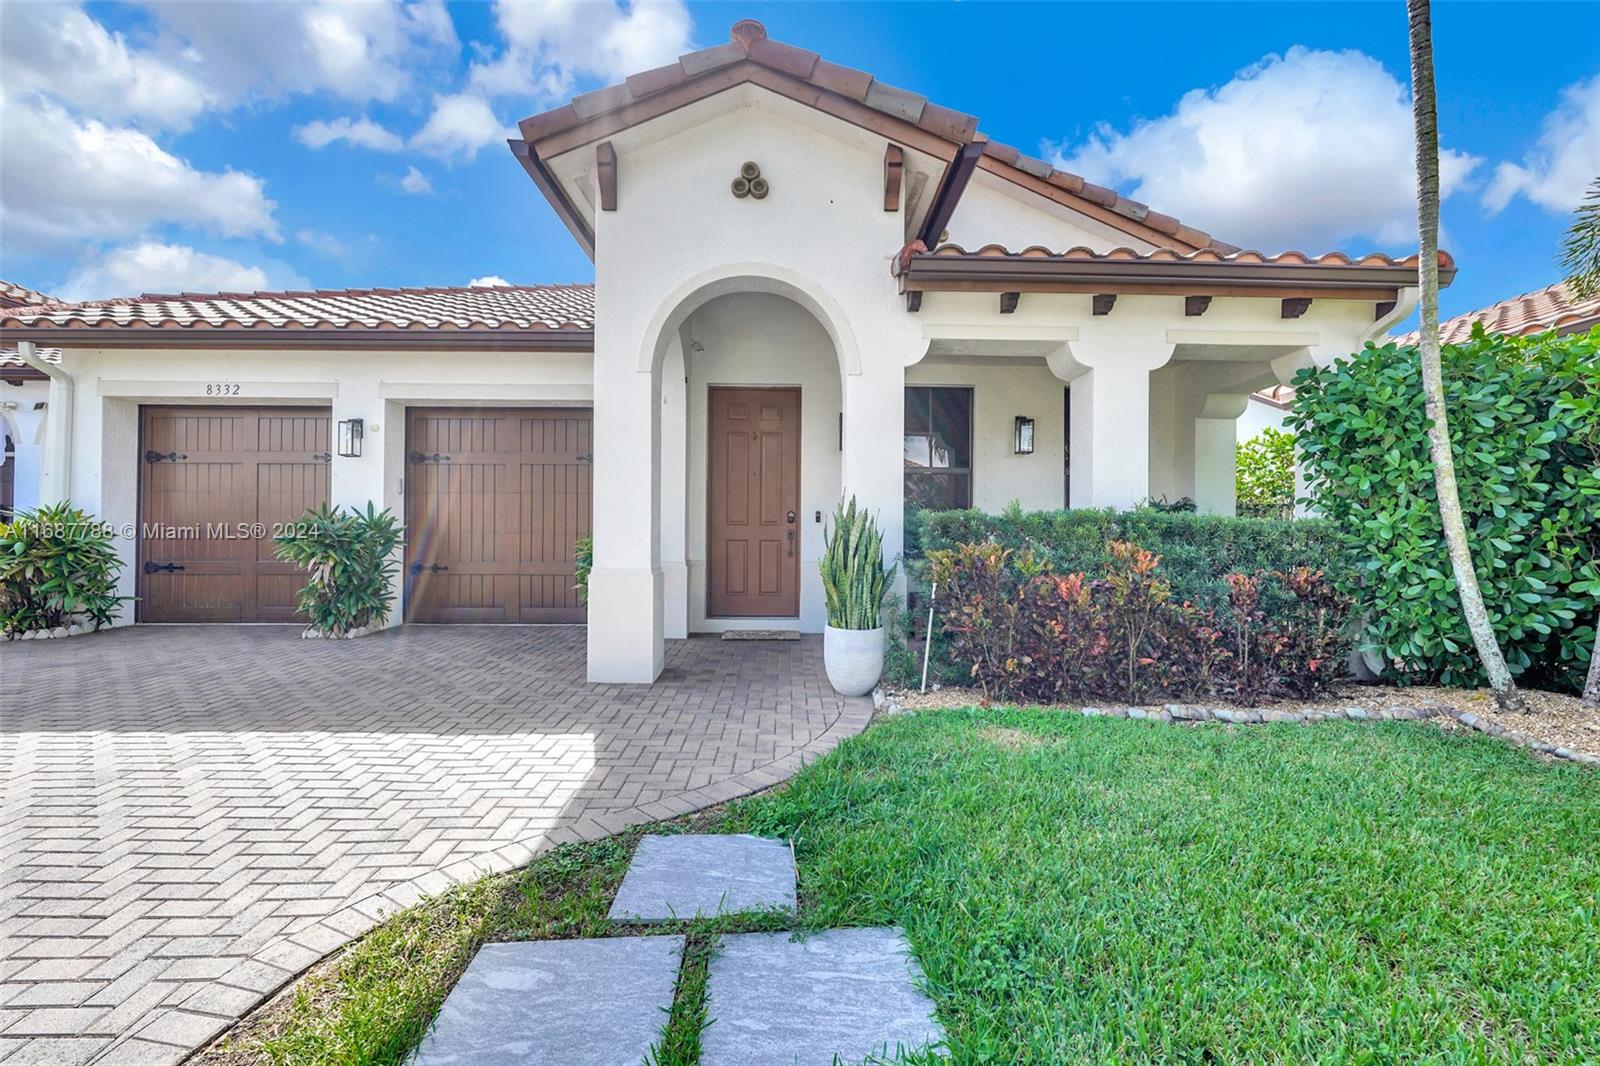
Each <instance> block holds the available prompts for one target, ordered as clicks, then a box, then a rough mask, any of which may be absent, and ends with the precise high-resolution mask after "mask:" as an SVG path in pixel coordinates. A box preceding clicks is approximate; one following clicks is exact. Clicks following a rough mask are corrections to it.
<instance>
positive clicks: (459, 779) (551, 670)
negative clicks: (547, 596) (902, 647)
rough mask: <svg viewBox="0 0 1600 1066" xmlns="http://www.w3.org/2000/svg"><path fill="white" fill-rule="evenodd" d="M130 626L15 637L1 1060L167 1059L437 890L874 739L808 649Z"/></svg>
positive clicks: (3, 850) (538, 633)
mask: <svg viewBox="0 0 1600 1066" xmlns="http://www.w3.org/2000/svg"><path fill="white" fill-rule="evenodd" d="M583 646H584V631H583V630H582V629H580V628H576V627H551V628H522V627H513V628H495V627H407V628H405V629H402V630H398V631H394V632H390V633H385V634H382V635H380V636H376V637H369V638H366V639H363V640H357V641H339V642H332V641H326V642H325V641H302V640H299V639H297V631H296V630H295V629H293V628H288V627H199V626H194V627H167V626H162V627H153V626H152V627H136V628H131V629H123V630H118V631H116V632H112V633H103V634H98V635H95V636H92V637H86V638H79V639H73V640H58V641H41V642H38V643H33V642H29V643H20V644H18V643H14V644H7V645H3V646H0V711H3V718H0V933H3V935H0V1062H6V1063H14V1062H30V1063H32V1062H50V1063H79V1062H105V1063H117V1064H121V1063H143V1062H175V1061H178V1060H180V1059H182V1058H183V1057H184V1056H185V1055H187V1054H188V1053H189V1052H190V1051H191V1050H192V1049H194V1048H196V1047H198V1046H201V1045H203V1044H204V1043H206V1042H207V1041H208V1040H210V1039H211V1038H213V1037H214V1036H215V1035H216V1034H217V1033H219V1032H220V1031H221V1030H222V1029H224V1028H225V1027H227V1026H228V1025H229V1024H231V1023H232V1022H233V1021H234V1020H235V1019H237V1018H238V1017H239V1016H241V1015H242V1014H243V1013H245V1012H246V1011H248V1010H249V1009H250V1008H251V1007H252V1006H253V1005H254V1004H256V1003H257V1002H259V1001H260V1000H261V999H262V998H263V997H264V996H265V995H266V994H268V993H270V992H271V991H273V990H275V989H276V988H278V987H279V986H281V985H282V984H283V983H285V982H286V981H288V980H289V979H290V978H291V977H293V975H294V974H296V973H297V972H299V971H300V970H302V969H304V968H305V967H306V966H308V965H310V964H311V963H312V962H314V961H315V960H317V959H318V958H320V957H321V956H322V955H324V954H326V953H327V952H328V951H330V950H332V949H333V948H335V947H337V946H338V945H340V944H342V943H343V942H345V941H346V940H347V939H349V938H350V937H353V936H356V935H358V934H360V933H361V932H364V931H365V930H366V929H368V928H370V927H371V926H372V925H373V924H375V923H376V922H377V921H378V920H380V919H381V918H382V916H383V915H384V914H386V913H389V912H390V911H392V910H394V909H397V908H398V907H401V906H405V905H407V904H410V903H412V902H414V901H416V900H417V899H419V898H421V897H422V896H423V895H425V894H429V893H432V892H436V891H439V890H441V889H444V888H446V887H448V886H449V885H451V884H453V883H455V882H458V881H463V880H468V879H471V878H473V877H476V876H480V875H481V874H484V873H489V872H493V871H497V870H503V869H508V868H510V867H512V866H515V865H518V864H520V863H523V862H526V861H527V860H528V859H529V858H531V857H532V856H533V854H534V853H535V852H536V851H537V850H539V849H541V848H543V847H546V846H549V845H550V844H552V843H555V842H559V841H562V840H571V839H579V838H594V837H598V836H602V835H605V834H607V833H610V832H614V831H616V830H617V829H620V828H622V827H623V826H625V825H627V824H630V823H634V822H639V821H647V820H650V819H653V818H662V817H670V816H672V815H676V814H681V813H684V812H686V811H689V810H693V809H695V808H697V807H701V806H706V805H708V804H711V803H716V802H720V801H722V800H726V799H730V798H733V797H734V796H737V795H740V794H743V793H745V792H749V791H751V790H753V789H755V788H759V787H763V786H765V785H769V784H772V783H775V782H776V781H779V780H781V779H782V778H783V777H785V776H787V775H788V774H789V773H792V772H793V771H794V769H796V768H797V767H798V766H799V765H800V763H801V761H802V760H803V758H805V757H807V756H808V755H809V754H810V753H814V752H818V751H822V750H826V749H827V748H829V747H832V746H833V745H834V744H836V743H837V742H838V740H839V739H841V738H842V737H843V736H845V735H848V734H850V733H853V732H855V731H858V730H859V729H860V728H862V727H863V726H864V725H865V723H866V720H867V718H868V717H869V715H870V708H869V707H867V706H866V705H865V704H864V702H863V701H846V700H842V699H840V698H839V697H838V696H836V695H834V693H833V692H832V690H831V689H830V688H829V687H828V684H827V681H826V679H825V677H824V676H823V672H822V665H821V647H820V643H819V642H818V641H816V640H815V639H814V638H812V639H807V640H803V641H800V642H797V643H796V642H788V643H747V642H724V641H718V640H711V639H695V640H690V641H676V642H673V643H671V644H670V645H669V649H668V656H667V669H666V672H665V674H664V675H663V677H662V679H661V681H660V682H659V683H658V684H656V685H654V686H649V687H622V686H592V685H588V684H586V683H585V682H584V680H583V660H584V655H583Z"/></svg>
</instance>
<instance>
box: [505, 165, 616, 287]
mask: <svg viewBox="0 0 1600 1066" xmlns="http://www.w3.org/2000/svg"><path fill="white" fill-rule="evenodd" d="M506 144H507V145H508V146H510V148H511V154H512V155H514V156H516V157H517V162H519V163H521V164H522V169H523V170H526V171H527V172H528V177H530V178H532V179H533V183H534V184H535V185H536V186H538V187H539V191H540V192H541V193H543V194H544V198H545V199H546V200H548V201H549V202H550V206H551V207H553V208H555V212H556V217H557V218H559V219H561V221H562V222H563V223H565V224H566V227H567V230H568V232H570V233H571V234H572V236H573V239H574V240H576V241H577V242H578V246H579V247H580V248H582V249H583V252H584V254H585V255H587V256H588V257H589V261H590V262H591V263H592V262H594V229H593V227H591V226H590V225H589V220H588V219H586V218H584V217H583V212H581V211H579V210H578V205H577V204H575V203H573V202H572V198H571V197H569V196H568V195H567V194H566V192H565V191H564V190H563V189H562V188H561V183H560V182H559V181H558V180H556V176H555V175H554V174H552V173H551V172H550V168H549V167H548V166H546V165H545V162H544V160H542V159H540V158H539V152H538V149H537V148H535V147H534V146H533V145H531V144H529V143H528V142H527V141H521V140H508V141H506Z"/></svg>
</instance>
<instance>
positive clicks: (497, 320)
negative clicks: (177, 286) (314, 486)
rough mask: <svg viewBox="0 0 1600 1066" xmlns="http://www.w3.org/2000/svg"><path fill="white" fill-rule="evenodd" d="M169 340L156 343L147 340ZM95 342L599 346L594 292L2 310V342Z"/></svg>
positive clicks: (244, 298) (472, 292) (235, 299)
mask: <svg viewBox="0 0 1600 1066" xmlns="http://www.w3.org/2000/svg"><path fill="white" fill-rule="evenodd" d="M151 329H160V330H162V331H163V333H164V334H165V335H164V336H163V337H162V338H161V339H160V340H159V341H152V340H151V339H150V338H149V336H148V335H147V332H146V331H148V330H151ZM78 331H83V332H85V333H89V334H92V335H93V339H92V340H87V339H86V342H85V343H86V346H88V345H92V346H95V347H106V346H122V347H128V346H138V347H149V346H151V345H152V344H157V345H164V344H175V343H176V344H188V345H191V346H196V347H205V346H215V345H218V344H225V345H227V346H229V347H236V346H241V345H252V344H253V343H254V342H255V341H258V340H259V341H260V342H262V343H263V344H265V345H268V346H272V347H290V346H293V345H294V344H295V343H312V344H315V345H316V346H318V347H334V348H338V347H380V348H381V347H393V346H402V345H404V346H413V347H423V348H437V347H465V348H485V347H488V348H504V347H513V348H523V349H541V348H551V347H559V348H575V349H582V350H588V349H590V348H592V347H593V344H594V286H593V285H507V286H493V287H485V286H478V287H469V286H461V287H437V288H420V289H318V290H316V291H314V292H244V293H236V292H223V293H178V294H175V295H165V294H157V293H150V294H146V295H144V296H139V297H134V298H130V299H116V300H101V301H92V300H91V301H85V302H83V303H71V304H63V303H52V304H47V305H42V306H39V307H36V308H29V309H27V310H26V311H24V310H23V309H21V308H16V307H12V308H5V309H3V310H0V332H3V336H4V338H5V339H6V340H9V341H17V340H33V339H36V338H44V337H48V338H50V339H52V340H54V341H56V342H57V343H60V341H61V339H62V336H63V334H66V333H75V332H78Z"/></svg>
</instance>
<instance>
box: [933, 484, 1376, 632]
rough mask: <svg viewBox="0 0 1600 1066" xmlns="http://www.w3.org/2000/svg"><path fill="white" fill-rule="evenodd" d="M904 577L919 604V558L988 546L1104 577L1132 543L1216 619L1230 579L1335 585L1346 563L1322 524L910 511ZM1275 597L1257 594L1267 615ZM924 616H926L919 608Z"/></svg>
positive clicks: (1343, 578) (1342, 579) (1138, 514)
mask: <svg viewBox="0 0 1600 1066" xmlns="http://www.w3.org/2000/svg"><path fill="white" fill-rule="evenodd" d="M906 528H907V544H908V546H907V552H906V559H907V563H906V565H907V568H908V570H910V571H911V576H912V578H913V587H914V589H915V590H916V591H917V592H918V593H919V595H925V594H926V593H927V590H928V579H927V578H928V575H927V573H926V568H925V566H924V565H923V562H922V556H923V554H924V553H925V552H929V551H938V550H948V549H951V548H954V547H955V546H956V545H958V544H981V543H983V542H984V541H993V542H994V543H996V544H998V545H1000V546H1001V547H1002V548H1009V549H1011V551H1013V552H1015V553H1022V552H1029V553H1031V554H1032V555H1034V556H1036V557H1037V558H1038V559H1039V560H1040V561H1042V562H1043V563H1045V564H1047V565H1048V566H1049V568H1050V569H1051V570H1052V571H1054V572H1055V573H1058V574H1070V573H1075V572H1076V573H1085V574H1099V573H1102V572H1103V571H1104V570H1105V569H1106V567H1107V566H1108V565H1110V563H1111V552H1110V549H1109V548H1108V547H1107V546H1108V545H1109V544H1111V543H1112V542H1113V541H1131V542H1133V543H1135V544H1138V545H1139V546H1140V547H1142V548H1145V549H1147V550H1149V551H1152V552H1155V553H1156V554H1157V555H1160V556H1161V569H1162V573H1163V575H1164V576H1165V579H1166V580H1167V581H1168V582H1169V583H1170V584H1171V586H1172V595H1173V598H1174V599H1176V600H1178V601H1179V602H1183V601H1185V600H1187V601H1189V602H1191V603H1194V604H1196V605H1198V606H1200V607H1205V608H1209V609H1212V610H1217V611H1221V610H1224V609H1226V608H1227V606H1228V594H1229V590H1228V583H1227V581H1226V580H1225V577H1226V575H1227V574H1230V573H1255V572H1256V571H1259V570H1288V569H1290V568H1292V567H1297V566H1309V567H1312V568H1313V569H1318V570H1323V571H1325V572H1326V573H1327V575H1328V577H1329V578H1330V579H1332V580H1334V581H1335V583H1336V584H1343V583H1346V582H1347V581H1348V576H1349V568H1350V566H1351V563H1350V561H1349V557H1348V556H1347V555H1346V550H1345V545H1344V541H1343V539H1342V538H1341V537H1340V536H1339V535H1338V532H1337V530H1336V529H1335V528H1334V526H1333V524H1332V523H1331V522H1328V521H1325V520H1321V519H1298V520H1294V521H1275V520H1269V519H1264V518H1227V517H1224V516H1221V515H1194V514H1171V513H1164V512H1160V511H1154V510H1149V509H1139V510H1135V511H1111V510H1105V511H1094V510H1067V511H1030V512H1024V511H1022V510H1021V509H1019V508H1016V507H1012V508H1008V509H1007V510H1006V511H1005V512H1004V513H1002V514H985V513H984V512H982V511H913V512H908V513H907V516H906ZM1280 592H1281V590H1268V591H1267V592H1266V593H1264V595H1265V596H1266V598H1267V600H1268V607H1269V608H1273V607H1275V606H1277V605H1278V603H1279V602H1280V600H1281V595H1280ZM922 609H923V610H924V611H926V610H927V607H926V604H925V603H924V605H923V608H922Z"/></svg>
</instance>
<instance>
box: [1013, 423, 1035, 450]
mask: <svg viewBox="0 0 1600 1066" xmlns="http://www.w3.org/2000/svg"><path fill="white" fill-rule="evenodd" d="M1016 451H1017V454H1018V455H1032V454H1033V419H1031V418H1029V417H1028V416H1026V415H1018V416H1017V434H1016Z"/></svg>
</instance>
